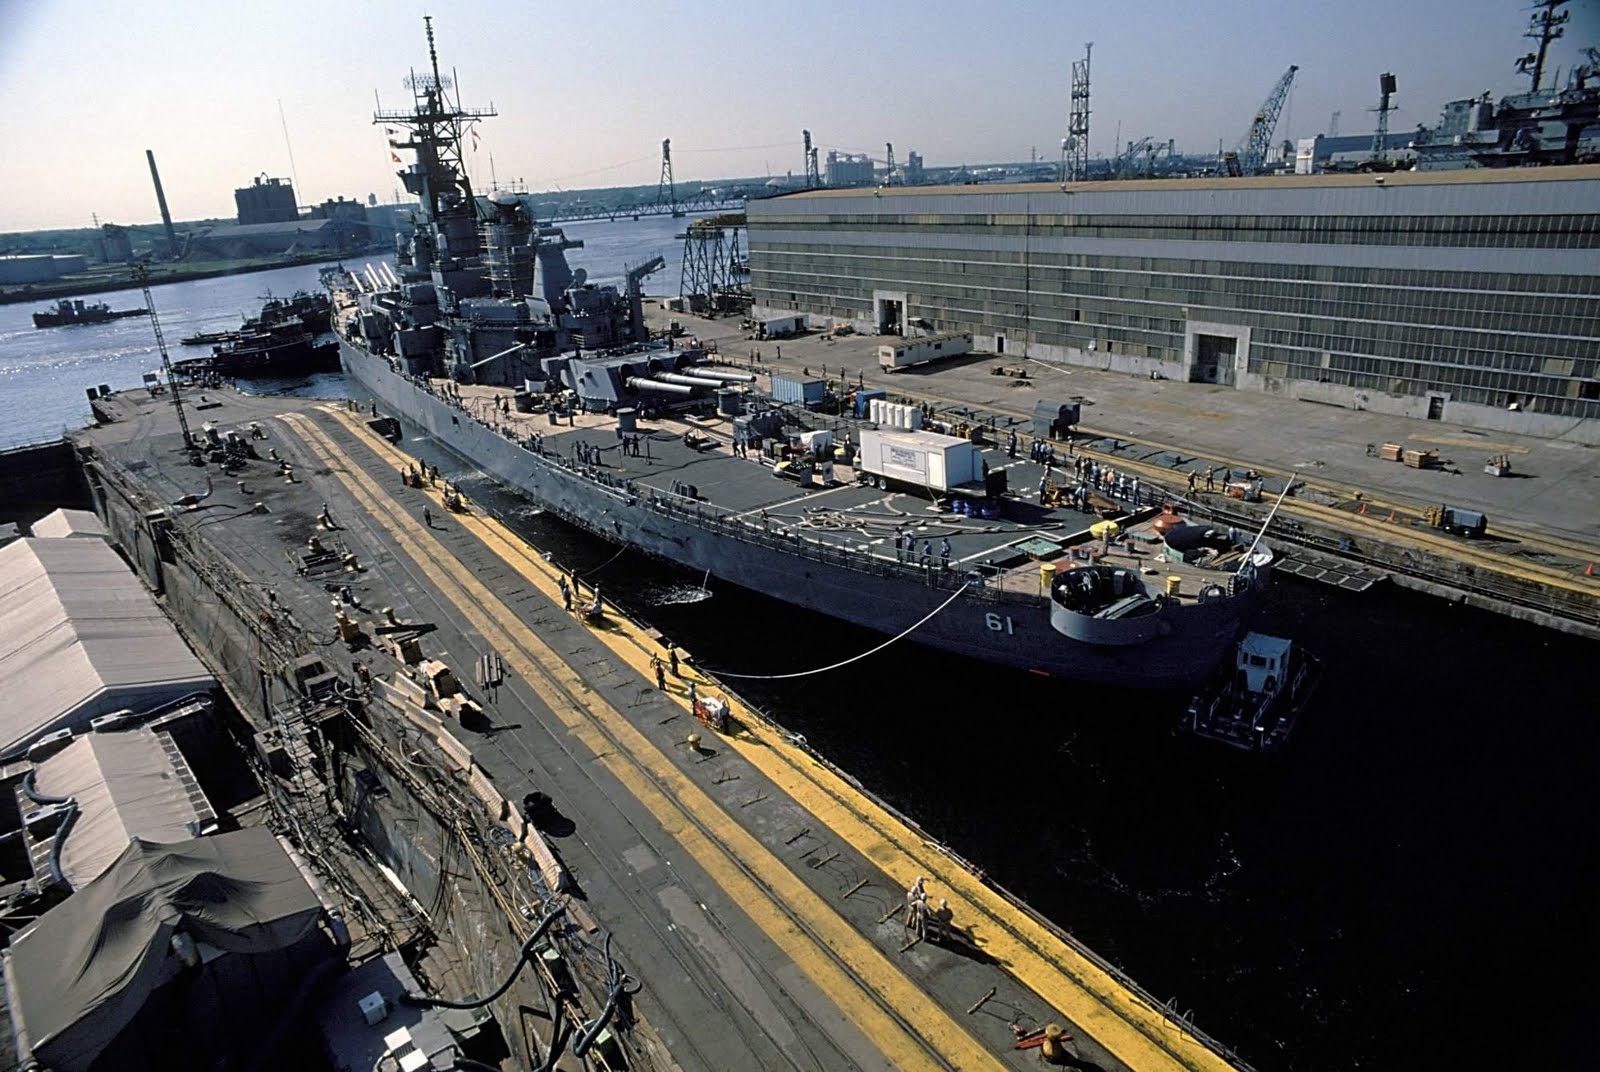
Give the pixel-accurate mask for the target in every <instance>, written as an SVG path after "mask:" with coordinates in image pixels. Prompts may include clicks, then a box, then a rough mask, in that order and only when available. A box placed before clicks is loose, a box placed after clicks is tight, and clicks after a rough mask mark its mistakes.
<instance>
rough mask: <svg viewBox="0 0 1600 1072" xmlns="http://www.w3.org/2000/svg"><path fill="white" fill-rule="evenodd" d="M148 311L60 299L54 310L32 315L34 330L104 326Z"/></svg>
mask: <svg viewBox="0 0 1600 1072" xmlns="http://www.w3.org/2000/svg"><path fill="white" fill-rule="evenodd" d="M147 312H149V310H148V309H113V308H111V306H109V305H107V304H106V303H105V302H88V303H85V302H84V301H83V300H82V299H81V298H76V299H75V298H62V299H61V300H60V301H58V302H56V307H55V308H54V309H41V310H39V311H38V312H36V313H34V314H33V326H34V327H36V328H63V327H70V326H71V325H73V324H104V323H105V322H106V321H108V320H121V319H123V318H124V317H129V316H144V315H145V313H147Z"/></svg>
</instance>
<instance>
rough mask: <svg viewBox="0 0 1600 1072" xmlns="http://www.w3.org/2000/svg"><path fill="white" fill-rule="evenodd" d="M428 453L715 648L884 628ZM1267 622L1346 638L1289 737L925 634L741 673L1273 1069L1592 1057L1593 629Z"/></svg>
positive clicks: (883, 790)
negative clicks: (699, 564) (1226, 735)
mask: <svg viewBox="0 0 1600 1072" xmlns="http://www.w3.org/2000/svg"><path fill="white" fill-rule="evenodd" d="M406 446H407V448H408V449H412V450H419V451H426V450H427V449H428V447H427V445H426V444H423V443H421V442H417V441H412V442H408V443H407V444H406ZM433 457H434V459H435V460H436V461H438V462H439V464H441V465H442V466H443V467H444V468H445V471H446V473H447V474H449V473H450V472H451V471H452V470H454V472H455V474H456V476H458V477H460V478H461V479H462V481H463V482H464V484H465V485H466V486H467V487H468V488H469V489H470V491H471V492H472V494H473V495H474V496H475V497H476V498H478V499H479V500H480V501H483V500H485V499H486V500H487V501H488V502H489V503H490V504H491V506H492V507H493V508H494V509H496V510H498V511H501V512H502V513H503V515H505V516H507V518H508V520H510V521H512V523H513V524H514V525H515V526H516V527H518V528H519V529H521V530H522V531H523V532H524V533H525V534H526V535H528V536H529V538H530V539H532V540H533V541H534V542H535V543H536V544H538V545H539V546H540V547H542V548H545V549H546V550H550V551H552V552H553V553H554V554H555V556H556V557H557V559H558V560H561V561H564V562H570V563H573V564H575V565H576V566H577V568H578V569H579V570H580V572H581V571H583V570H585V569H590V570H595V572H594V574H593V579H595V580H599V581H600V582H601V583H602V585H603V587H604V590H605V592H606V593H607V595H608V596H610V597H613V598H616V599H618V600H619V601H620V602H622V603H623V604H624V605H625V606H626V607H628V609H630V610H631V611H633V612H634V613H636V614H637V615H639V616H640V617H642V618H644V619H646V620H648V621H649V622H650V623H651V624H653V625H656V626H658V627H660V628H661V629H662V630H663V631H664V632H665V633H666V634H667V635H668V636H670V637H672V638H673V639H675V640H677V641H678V642H680V643H682V644H684V645H685V646H686V647H688V648H689V649H690V650H691V651H693V652H695V653H697V654H698V655H699V658H700V661H701V662H702V664H704V665H706V666H707V667H708V668H713V669H715V668H722V669H726V670H729V671H733V672H737V673H773V672H792V671H796V670H803V669H808V668H812V667H818V666H825V665H828V664H830V663H833V662H835V661H837V660H839V659H843V658H846V657H848V656H850V655H853V654H856V653H858V652H861V651H865V650H866V649H868V648H870V647H872V646H874V645H875V644H877V643H878V642H879V641H880V640H881V638H880V637H878V636H876V635H875V634H871V633H869V632H867V631H865V630H861V629H857V628H854V627H851V626H847V625H842V624H840V623H837V622H834V621H832V620H830V619H827V618H824V617H821V616H817V615H812V614H808V613H805V612H802V611H798V610H795V609H794V608H792V607H788V606H786V605H783V604H780V603H776V602H774V601H772V600H769V599H767V598H765V597H763V596H760V595H757V594H754V593H749V592H744V591H741V590H739V589H735V588H732V587H729V586H726V585H722V584H719V583H718V582H716V581H715V580H713V581H711V583H710V591H709V596H707V593H706V591H704V590H702V589H701V587H700V585H701V580H702V578H700V577H698V576H692V575H689V574H686V573H684V572H683V571H681V570H677V569H674V568H671V567H667V566H664V565H662V564H659V563H654V562H651V561H649V560H647V559H644V558H642V557H641V556H637V555H634V554H632V553H627V554H623V555H622V556H620V557H618V556H617V550H616V548H615V547H613V546H612V545H609V544H606V543H604V542H602V541H598V540H594V539H590V538H588V537H587V536H585V535H583V534H581V533H578V532H575V531H574V530H572V529H570V528H568V527H567V526H565V525H563V524H561V523H560V522H557V521H554V520H552V519H546V518H544V517H542V516H539V515H537V513H536V512H535V511H533V510H530V509H529V508H528V507H527V506H526V505H525V504H523V503H521V502H520V501H519V500H517V499H515V498H513V497H510V496H506V495H504V494H496V492H495V490H494V488H493V486H492V485H491V484H490V483H489V482H488V481H487V480H486V479H484V478H483V477H481V476H477V475H474V474H473V473H472V471H471V470H470V469H469V468H467V467H464V466H463V465H461V464H460V463H459V462H453V461H452V460H451V459H450V458H449V457H448V456H442V455H439V454H438V453H437V452H435V453H434V454H433ZM1258 628H1261V629H1263V630H1264V631H1268V632H1276V633H1281V634H1282V635H1287V636H1292V637H1295V638H1297V639H1298V640H1299V641H1301V642H1302V643H1304V644H1306V645H1308V646H1309V647H1310V648H1311V649H1312V650H1315V651H1317V652H1319V653H1320V654H1322V655H1323V656H1324V658H1325V659H1326V661H1327V672H1326V674H1325V677H1324V681H1323V684H1322V687H1321V689H1320V690H1319V692H1318V694H1317V696H1316V698H1315V700H1314V702H1313V705H1312V707H1311V709H1310V710H1309V711H1308V712H1307V714H1306V716H1305V717H1304V719H1303V721H1302V723H1301V725H1300V727H1299V728H1298V730H1297V731H1296V735H1295V737H1294V739H1293V740H1292V741H1291V743H1290V745H1289V747H1288V749H1287V750H1286V751H1284V752H1282V753H1280V754H1279V755H1277V756H1270V757H1261V756H1250V755H1245V754H1243V753H1238V752H1235V751H1233V750H1232V749H1228V748H1225V747H1223V746H1220V745H1215V744H1210V743H1208V742H1202V741H1196V740H1193V739H1190V738H1187V737H1182V736H1177V735H1175V734H1173V733H1172V732H1171V728H1172V726H1173V725H1174V723H1175V722H1176V720H1177V716H1178V713H1179V711H1180V710H1181V708H1182V706H1183V703H1184V700H1185V699H1186V697H1182V696H1178V695H1173V694H1161V693H1154V694H1147V693H1140V692H1134V691H1129V690H1120V689H1115V688H1090V687H1084V686H1081V685H1074V684H1071V683H1066V682H1061V681H1055V680H1049V679H1042V678H1038V677H1035V676H1032V675H1027V674H1017V673H1011V672H1006V671H1001V670H997V669H995V668H992V667H988V666H984V665H981V664H977V663H972V662H967V661H962V660H957V659H954V658H952V657H950V656H948V655H944V654H942V653H937V652H931V651H926V650H924V649H921V648H918V647H916V646H915V645H911V644H901V645H896V646H894V647H892V648H890V649H888V650H886V651H884V652H882V653H880V654H878V655H875V656H873V657H871V658H869V659H866V660H863V661H862V662H860V663H856V664H854V665H852V666H849V667H846V668H844V669H841V670H837V671H832V672H829V673H827V674H824V675H819V676H818V677H816V678H812V679H800V680H798V681H784V682H771V683H759V682H745V683H741V690H740V691H741V692H742V693H743V694H744V695H745V696H747V697H748V698H749V699H750V700H751V701H752V702H755V703H757V704H759V705H761V706H763V707H765V708H767V709H768V710H769V711H771V712H772V713H773V714H774V716H775V717H777V718H778V719H779V720H780V721H782V722H783V723H784V724H785V725H787V726H789V727H790V728H791V729H794V730H797V731H799V732H801V733H804V734H805V735H806V737H807V738H808V739H809V740H810V742H811V743H812V744H813V746H815V747H817V748H819V749H820V750H821V751H822V752H823V753H824V754H826V755H827V756H829V757H830V758H831V759H833V760H834V761H835V762H837V763H839V764H840V765H841V766H843V767H844V768H845V769H846V770H848V771H850V772H851V773H853V774H855V775H856V776H858V777H859V778H861V779H862V780H863V781H864V782H865V783H866V784H867V785H868V786H870V787H871V788H873V789H874V790H875V791H876V792H878V793H879V794H881V795H882V796H883V797H885V798H886V799H888V800H889V801H890V802H891V803H893V804H894V805H896V806H897V807H899V808H901V809H902V810H904V811H905V812H907V813H908V814H910V815H911V816H912V817H914V818H915V819H917V820H918V821H919V822H921V823H922V824H923V825H924V826H926V827H927V828H928V829H929V830H930V832H932V833H933V834H934V835H935V836H936V837H939V838H940V839H942V840H945V841H946V842H948V843H949V844H950V845H951V846H952V847H953V848H954V849H955V850H956V851H957V852H958V853H960V854H961V855H963V856H965V857H967V858H969V859H971V860H972V861H974V862H975V863H976V864H977V865H978V866H979V867H981V868H983V869H985V870H986V871H987V872H988V873H989V874H990V875H991V876H992V877H993V878H994V879H995V880H997V881H998V882H1000V883H1001V884H1003V885H1006V886H1008V887H1009V888H1011V889H1013V890H1014V891H1016V892H1017V893H1019V894H1020V895H1021V896H1023V897H1024V898H1025V899H1026V900H1027V901H1028V902H1029V903H1031V904H1032V905H1034V906H1035V907H1036V908H1037V909H1039V910H1040V911H1042V912H1043V913H1044V914H1045V915H1047V916H1049V917H1050V918H1051V919H1053V920H1055V921H1057V922H1058V923H1059V924H1061V925H1062V926H1064V927H1066V928H1067V929H1069V930H1071V931H1072V932H1073V933H1075V934H1076V935H1077V936H1078V937H1080V938H1082V939H1084V940H1085V941H1086V942H1087V943H1088V944H1089V945H1090V946H1091V948H1093V949H1095V950H1096V951H1097V952H1099V953H1100V954H1102V955H1104V956H1106V957H1108V958H1109V959H1111V960H1112V961H1114V962H1116V963H1118V964H1119V965H1121V966H1122V967H1123V968H1124V969H1126V970H1127V971H1129V972H1130V973H1131V974H1132V975H1133V977H1134V978H1136V979H1138V980H1139V981H1140V982H1141V983H1142V984H1143V985H1144V986H1146V987H1147V988H1148V989H1150V990H1151V991H1153V992H1154V993H1155V994H1156V995H1157V996H1158V998H1159V999H1160V1000H1166V999H1167V998H1169V997H1175V998H1176V999H1177V1001H1176V1004H1177V1007H1178V1008H1179V1009H1180V1010H1184V1011H1188V1010H1193V1015H1194V1019H1195V1020H1196V1022H1197V1023H1198V1024H1199V1025H1200V1026H1201V1027H1202V1028H1203V1029H1205V1030H1206V1031H1207V1032H1209V1033H1211V1034H1213V1035H1214V1036H1216V1037H1218V1038H1220V1039H1221V1040H1223V1041H1224V1042H1225V1043H1227V1044H1229V1045H1231V1046H1233V1047H1234V1048H1235V1049H1236V1050H1237V1051H1238V1052H1239V1053H1240V1055H1241V1056H1242V1057H1243V1058H1244V1059H1245V1060H1246V1061H1249V1062H1250V1063H1252V1064H1254V1065H1255V1066H1256V1067H1257V1068H1260V1069H1277V1068H1283V1069H1348V1068H1443V1067H1450V1066H1452V1064H1453V1063H1454V1064H1456V1065H1457V1066H1459V1067H1474V1068H1476V1067H1486V1066H1487V1065H1488V1064H1489V1062H1488V1061H1487V1060H1486V1059H1487V1058H1488V1057H1489V1056H1490V1055H1491V1054H1493V1053H1496V1052H1498V1053H1503V1054H1504V1055H1505V1059H1507V1060H1509V1061H1511V1062H1512V1066H1514V1067H1530V1068H1531V1067H1541V1068H1575V1067H1585V1066H1587V1064H1588V1062H1587V1061H1580V1060H1579V1054H1580V1051H1579V1049H1578V1047H1579V1046H1580V1044H1581V1041H1582V1040H1583V1039H1584V1038H1585V1034H1586V1032H1585V1030H1584V1029H1585V1027H1586V1025H1587V1023H1588V1021H1589V1019H1590V1018H1591V1016H1592V1014H1591V1013H1590V1004H1591V1002H1592V999H1593V998H1594V997H1596V996H1597V995H1596V988H1595V968H1594V965H1595V963H1596V955H1597V954H1600V941H1597V939H1596V926H1595V921H1594V916H1593V902H1594V897H1595V893H1596V890H1597V885H1600V884H1597V878H1600V873H1597V867H1596V864H1597V855H1596V851H1595V844H1594V835H1593V827H1594V815H1595V814H1596V804H1597V803H1600V801H1597V799H1596V798H1597V795H1600V794H1597V793H1596V790H1595V788H1594V773H1595V757H1596V755H1597V747H1596V746H1597V744H1600V729H1597V727H1596V720H1595V715H1596V705H1595V702H1594V688H1593V684H1592V680H1591V678H1590V676H1589V674H1587V673H1586V672H1585V669H1586V666H1587V660H1588V659H1589V658H1592V657H1593V656H1594V654H1595V648H1594V645H1592V644H1590V643H1588V642H1584V641H1579V640H1576V639H1573V638H1569V637H1565V636H1562V635H1560V634H1556V633H1553V632H1550V631H1547V630H1542V629H1537V628H1534V627H1531V626H1526V625H1523V624H1520V623H1516V622H1511V621H1508V620H1506V619H1503V618H1500V617H1497V616H1494V615H1489V614H1486V613H1483V612H1479V611H1474V610H1471V609H1468V608H1462V607H1458V606H1454V605H1451V604H1448V603H1445V602H1443V601H1440V600H1436V599H1432V598H1429V597H1423V596H1416V595H1412V594H1410V593H1406V592H1403V591H1399V590H1385V589H1379V590H1375V591H1373V592H1370V593H1367V594H1366V595H1363V596H1357V595H1351V594H1349V593H1345V592H1339V591H1335V590H1331V589H1327V588H1323V587H1320V586H1315V585H1312V584H1310V583H1308V582H1302V581H1298V580H1296V579H1293V578H1282V579H1280V580H1279V581H1278V582H1277V583H1276V584H1275V585H1274V587H1273V589H1272V592H1271V595H1270V598H1269V600H1268V606H1267V608H1266V613H1265V620H1264V621H1262V622H1261V623H1260V624H1259V626H1258Z"/></svg>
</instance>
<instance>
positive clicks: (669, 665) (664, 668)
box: [650, 645, 694, 692]
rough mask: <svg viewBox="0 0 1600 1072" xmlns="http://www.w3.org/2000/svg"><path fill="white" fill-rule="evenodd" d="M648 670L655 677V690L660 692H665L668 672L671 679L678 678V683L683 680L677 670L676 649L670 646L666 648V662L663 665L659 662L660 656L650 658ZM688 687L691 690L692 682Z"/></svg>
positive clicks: (681, 673) (680, 672) (679, 671)
mask: <svg viewBox="0 0 1600 1072" xmlns="http://www.w3.org/2000/svg"><path fill="white" fill-rule="evenodd" d="M650 669H651V671H653V672H654V673H655V675H656V688H658V689H660V690H661V691H662V692H666V691H667V673H668V671H669V670H670V671H671V673H672V676H673V677H675V678H678V679H679V680H680V681H681V680H682V679H683V672H682V671H681V670H679V669H678V649H677V648H675V647H672V646H671V645H668V646H667V661H666V662H665V663H663V662H662V661H661V656H660V655H651V656H650ZM689 685H690V687H691V688H692V687H693V686H694V682H693V681H691V682H689Z"/></svg>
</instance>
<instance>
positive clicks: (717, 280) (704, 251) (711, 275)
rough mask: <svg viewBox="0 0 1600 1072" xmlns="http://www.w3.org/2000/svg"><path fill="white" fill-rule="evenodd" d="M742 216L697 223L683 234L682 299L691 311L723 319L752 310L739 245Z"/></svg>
mask: <svg viewBox="0 0 1600 1072" xmlns="http://www.w3.org/2000/svg"><path fill="white" fill-rule="evenodd" d="M744 226H745V218H744V215H743V214H742V213H739V214H734V215H727V216H712V217H710V218H709V219H703V220H695V221H694V222H693V223H691V224H689V227H688V229H687V230H686V231H685V232H684V235H683V271H682V274H681V282H680V283H679V286H678V296H679V297H680V298H681V299H683V301H684V304H685V305H686V306H687V307H688V308H689V310H690V311H691V312H694V313H698V314H700V315H702V316H720V315H728V314H733V313H740V312H744V311H745V310H746V309H748V308H749V307H750V277H749V273H748V271H747V265H746V263H745V259H744V254H743V253H742V251H741V249H740V245H739V232H740V230H742V229H743V228H744Z"/></svg>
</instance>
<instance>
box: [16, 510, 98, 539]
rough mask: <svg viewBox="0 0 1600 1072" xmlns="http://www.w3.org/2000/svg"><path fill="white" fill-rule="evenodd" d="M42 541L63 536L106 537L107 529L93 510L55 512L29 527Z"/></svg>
mask: <svg viewBox="0 0 1600 1072" xmlns="http://www.w3.org/2000/svg"><path fill="white" fill-rule="evenodd" d="M29 528H30V530H31V531H32V533H33V535H34V536H35V537H37V538H40V539H55V538H58V537H62V536H104V535H105V534H106V527H105V525H104V524H102V523H101V521H100V519H99V518H98V517H96V516H95V514H94V511H93V510H67V509H61V510H53V511H51V512H50V513H48V514H46V515H44V516H43V517H41V518H40V519H39V520H37V521H35V522H34V523H33V524H32V525H31V526H29Z"/></svg>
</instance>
